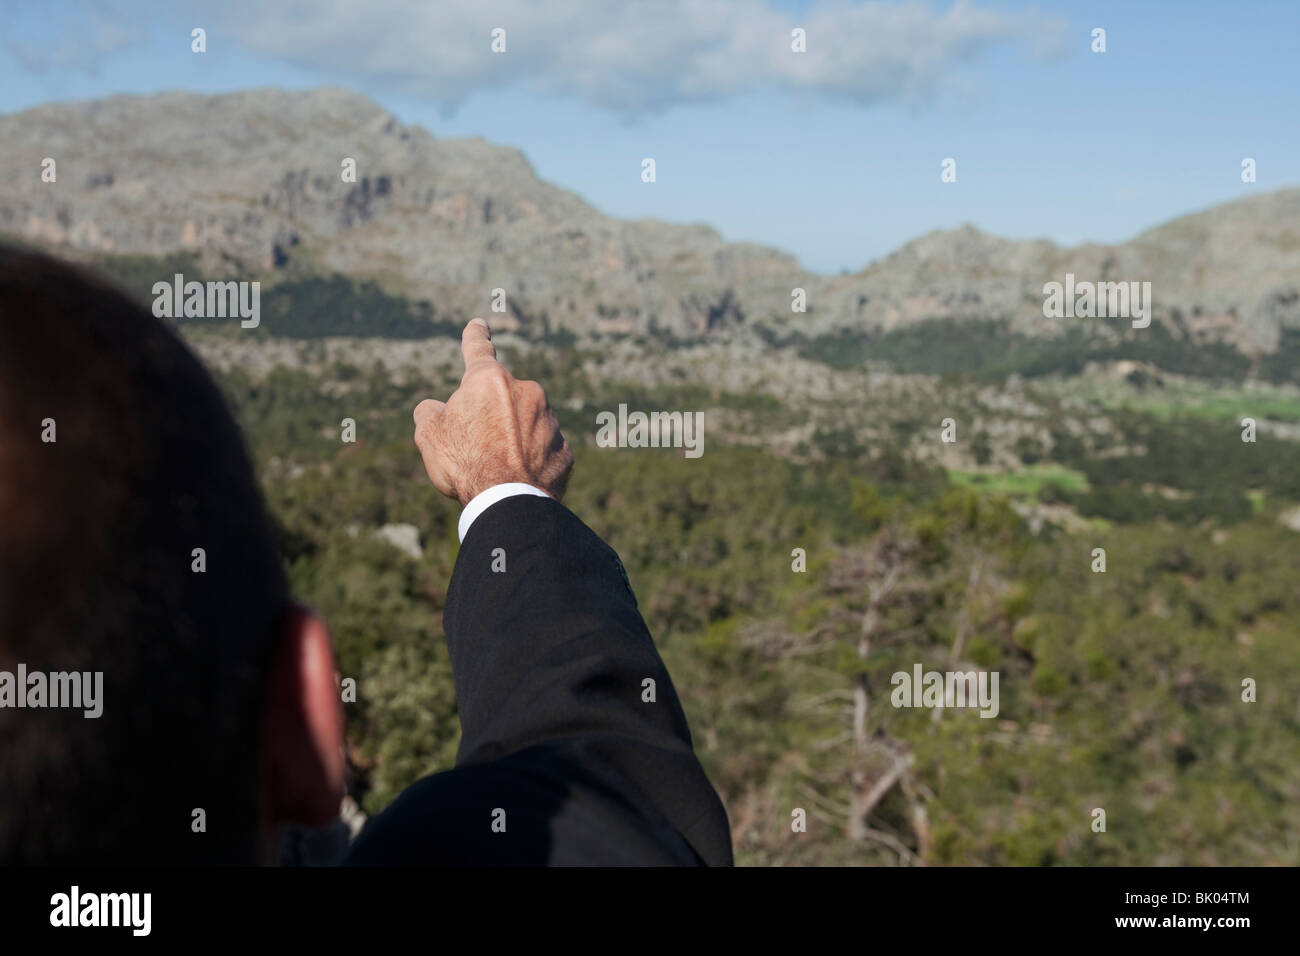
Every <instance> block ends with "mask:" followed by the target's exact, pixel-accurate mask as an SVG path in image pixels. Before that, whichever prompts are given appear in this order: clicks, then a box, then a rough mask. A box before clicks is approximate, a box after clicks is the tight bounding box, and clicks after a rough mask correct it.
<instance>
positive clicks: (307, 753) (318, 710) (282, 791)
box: [262, 605, 345, 827]
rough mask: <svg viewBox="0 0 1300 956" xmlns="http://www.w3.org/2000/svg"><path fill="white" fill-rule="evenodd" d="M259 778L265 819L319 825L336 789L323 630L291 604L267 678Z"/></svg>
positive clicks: (335, 735) (338, 778)
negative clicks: (264, 800) (262, 792)
mask: <svg viewBox="0 0 1300 956" xmlns="http://www.w3.org/2000/svg"><path fill="white" fill-rule="evenodd" d="M267 695H268V697H267V701H266V709H265V714H266V724H265V726H264V728H263V738H262V739H263V742H264V747H265V750H264V752H263V768H262V780H263V788H264V796H265V799H266V806H267V808H268V810H269V811H270V815H271V821H270V822H271V823H272V824H275V825H279V824H298V825H301V826H309V827H315V826H323V825H324V824H326V823H329V822H330V821H331V820H333V819H335V818H336V817H337V816H338V813H339V805H340V803H341V802H342V800H343V794H344V772H345V762H344V759H343V705H342V703H341V700H340V697H339V684H338V675H337V671H336V669H335V666H334V650H333V647H332V646H331V644H330V635H329V630H328V629H327V628H326V627H325V622H324V621H323V620H321V618H319V617H318V616H317V615H316V614H314V613H313V612H311V611H310V610H308V609H307V608H305V607H302V606H300V605H293V606H292V607H290V608H289V610H288V612H287V613H286V614H285V620H284V625H283V627H282V629H281V633H280V646H279V649H278V651H277V652H276V655H275V660H274V663H273V664H272V668H271V675H270V681H269V683H268V685H267Z"/></svg>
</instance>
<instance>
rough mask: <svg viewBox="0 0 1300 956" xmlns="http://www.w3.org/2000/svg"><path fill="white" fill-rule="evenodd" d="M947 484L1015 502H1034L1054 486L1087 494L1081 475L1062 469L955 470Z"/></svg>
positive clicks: (1032, 466) (1056, 467)
mask: <svg viewBox="0 0 1300 956" xmlns="http://www.w3.org/2000/svg"><path fill="white" fill-rule="evenodd" d="M948 480H949V481H951V482H952V483H953V484H954V485H957V486H959V487H962V488H974V489H976V490H977V491H984V492H989V493H991V494H1004V495H1009V496H1011V497H1014V498H1031V499H1033V500H1035V501H1036V500H1038V496H1039V495H1040V494H1041V493H1042V490H1043V488H1045V487H1047V486H1048V485H1055V486H1056V487H1058V488H1060V489H1061V490H1063V491H1067V492H1071V493H1073V492H1079V491H1087V490H1088V479H1087V478H1086V477H1085V476H1084V474H1083V472H1081V471H1075V470H1074V469H1073V468H1066V467H1064V466H1062V465H1030V466H1029V467H1027V468H1022V469H1021V470H1019V471H1010V472H983V471H964V470H962V469H958V468H954V469H949V471H948Z"/></svg>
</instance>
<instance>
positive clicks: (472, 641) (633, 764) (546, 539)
mask: <svg viewBox="0 0 1300 956" xmlns="http://www.w3.org/2000/svg"><path fill="white" fill-rule="evenodd" d="M498 548H499V549H501V551H500V552H498V551H497V549H498ZM502 556H504V563H505V571H504V572H499V571H493V570H492V568H493V562H494V560H497V566H498V567H500V558H501V557H502ZM443 621H444V624H445V629H446V633H447V645H448V647H449V648H450V650H451V661H452V668H453V671H454V673H455V680H456V696H457V699H458V702H459V708H460V721H461V727H462V730H463V735H462V738H461V744H460V752H459V754H458V755H457V758H456V767H455V769H453V770H449V771H446V772H445V773H439V774H436V775H434V776H432V777H426V778H425V779H423V780H420V781H418V782H417V783H415V784H413V785H412V786H410V787H409V788H408V789H407V790H406V791H405V792H403V793H402V795H401V796H399V797H398V798H397V799H396V800H395V801H394V802H393V803H392V805H391V806H389V807H388V808H387V809H386V810H384V811H383V812H382V813H380V814H379V815H378V816H377V817H375V818H374V819H373V820H371V822H370V823H369V824H368V825H367V826H366V828H365V829H364V830H363V831H362V833H361V834H360V836H359V837H358V838H357V841H356V842H355V843H354V844H353V846H352V849H351V850H350V851H349V854H348V856H347V858H346V859H345V862H346V863H352V864H435V865H436V864H443V865H483V866H496V865H502V864H561V865H563V864H612V865H622V864H698V863H705V864H710V865H727V864H730V863H731V862H732V860H731V836H730V831H729V828H728V825H727V815H726V811H725V810H724V809H723V806H722V802H721V801H720V800H719V799H718V795H717V793H716V792H715V791H714V789H713V787H712V785H711V784H710V783H709V781H708V778H707V777H705V775H704V770H703V769H702V768H701V767H700V764H699V761H697V760H696V758H695V754H694V751H693V750H692V748H691V735H690V730H689V729H688V728H687V726H686V717H685V715H684V714H683V713H682V708H681V705H680V704H679V703H678V700H677V694H676V691H675V690H674V689H673V685H672V681H671V680H670V679H669V677H668V672H667V671H666V670H665V669H664V664H663V661H662V660H660V658H659V653H658V651H656V650H655V646H654V643H653V641H652V640H651V638H650V633H649V631H647V630H646V626H645V622H644V621H643V620H642V619H641V615H640V613H639V612H638V611H637V605H636V597H635V596H634V595H633V594H632V588H631V585H630V584H629V583H628V579H627V574H626V572H625V571H624V570H623V565H622V563H621V562H620V561H619V559H618V555H616V554H615V553H614V551H613V550H612V549H611V548H610V547H609V546H608V545H607V544H605V542H603V541H602V540H601V539H600V538H599V537H598V536H597V535H596V534H595V533H594V532H593V531H592V530H591V529H590V528H588V527H587V526H586V525H585V524H583V523H582V522H581V521H580V520H579V519H578V518H577V517H576V516H575V515H574V514H573V513H572V512H570V511H569V510H568V509H567V508H565V507H564V506H563V505H561V504H559V503H558V502H555V501H553V500H551V499H549V498H540V497H535V496H532V495H527V496H516V497H511V498H506V499H504V500H502V501H500V502H498V503H497V504H494V505H492V506H491V507H490V508H488V509H487V510H486V511H485V512H483V513H482V514H481V515H479V516H478V518H477V519H476V520H475V522H474V523H473V524H472V525H471V526H470V529H469V532H468V533H467V534H466V536H465V540H464V542H463V543H462V545H461V549H460V554H459V556H458V557H457V559H456V568H455V571H454V572H453V573H452V578H451V586H450V588H449V590H448V594H447V608H446V612H445V614H444V617H443ZM646 678H650V679H653V681H654V688H655V698H656V699H655V701H654V702H652V703H649V702H646V701H644V700H643V686H644V685H643V682H644V681H645V680H646Z"/></svg>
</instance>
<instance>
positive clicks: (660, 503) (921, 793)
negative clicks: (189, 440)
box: [222, 353, 1300, 865]
mask: <svg viewBox="0 0 1300 956" xmlns="http://www.w3.org/2000/svg"><path fill="white" fill-rule="evenodd" d="M503 358H504V359H505V360H506V361H507V364H509V363H510V357H509V354H508V353H504V354H503ZM539 362H540V363H541V365H540V366H539V364H538V363H539ZM528 364H532V365H533V366H534V368H531V369H530V368H528V367H526V366H527V365H528ZM564 367H565V361H564V356H563V355H556V356H553V357H550V358H546V359H544V360H543V359H539V358H538V357H537V356H534V357H533V358H532V360H531V363H521V364H520V366H519V367H516V369H515V371H516V373H517V374H520V375H525V374H530V373H532V372H540V373H542V374H543V375H544V373H545V372H547V371H550V372H552V373H553V374H554V376H555V377H556V379H557V381H546V379H545V378H543V381H544V383H545V384H546V385H547V387H548V389H549V390H550V392H551V394H552V395H553V396H554V395H557V394H559V393H560V392H559V389H558V388H557V386H559V387H561V388H563V387H568V388H576V387H578V386H577V385H576V384H575V383H574V381H571V380H569V381H566V376H565V375H564V374H563V371H562V370H563V368H564ZM336 374H337V376H338V377H339V378H340V379H342V380H343V381H346V382H347V383H348V384H349V390H348V391H347V392H346V393H344V394H343V395H341V396H340V397H335V398H331V397H329V396H328V395H327V394H325V393H323V392H322V390H321V388H320V386H319V382H318V381H316V380H315V379H314V378H313V377H312V376H310V375H308V374H306V373H303V372H301V371H293V370H289V369H277V370H276V371H274V372H273V373H272V374H270V375H269V376H267V377H266V378H265V379H263V380H260V381H254V380H252V379H250V378H249V377H248V376H247V375H245V374H243V373H242V372H239V371H232V372H229V373H227V374H225V375H223V376H222V381H223V384H224V385H225V387H226V389H227V391H228V393H229V395H230V397H231V399H232V401H233V403H234V405H235V407H236V409H237V410H238V414H239V416H240V419H241V421H242V422H243V424H244V426H245V428H246V430H247V434H248V435H249V440H250V443H251V445H252V447H253V450H254V453H255V456H256V459H257V462H258V467H259V469H260V471H261V473H262V475H263V479H264V484H265V490H266V494H267V497H268V500H269V502H270V506H271V509H272V511H273V513H274V515H275V518H276V521H277V524H278V528H279V534H280V538H281V542H282V547H283V552H284V557H285V561H286V562H287V564H288V566H289V568H290V572H291V575H292V581H293V585H294V587H295V589H296V591H297V593H299V594H300V595H301V596H302V597H303V598H305V599H306V600H308V601H310V602H311V603H312V604H314V605H315V606H316V607H318V608H319V609H321V610H322V611H323V612H324V613H325V615H326V617H327V619H328V620H329V621H330V622H331V624H332V628H333V634H334V639H335V642H336V646H337V652H338V656H339V663H340V667H341V670H342V673H343V675H344V676H351V677H354V678H356V680H357V683H358V699H357V701H356V703H355V704H348V705H347V706H348V728H347V729H348V741H349V757H350V762H351V765H352V768H353V772H354V779H353V782H352V790H353V793H354V795H355V796H356V798H357V800H358V801H359V803H360V804H361V806H362V807H363V808H364V809H365V810H366V811H367V812H368V813H374V812H376V811H378V810H380V809H382V808H383V807H384V806H385V805H386V804H387V803H388V802H389V801H390V800H392V799H393V798H394V796H395V795H396V794H397V793H398V792H399V791H400V790H401V789H402V788H403V787H405V786H406V785H408V784H409V783H411V782H412V781H414V780H416V779H417V778H419V777H420V776H422V775H425V774H428V773H432V772H435V771H437V770H440V769H444V768H447V767H449V766H450V765H451V763H452V760H453V758H454V754H455V748H456V744H457V738H458V726H457V720H456V702H455V699H454V696H453V692H452V681H451V675H450V670H449V665H448V661H447V655H446V650H445V647H444V644H443V638H442V633H441V612H442V608H443V601H444V598H445V594H446V587H447V582H448V579H449V577H450V573H451V569H452V566H453V563H454V561H455V558H456V548H457V540H456V532H455V525H456V518H457V514H458V509H457V508H456V507H455V506H454V505H453V504H452V503H450V502H448V501H446V500H444V499H442V498H441V497H440V496H439V495H438V494H437V493H436V492H434V490H433V489H432V488H431V487H430V486H429V484H428V482H427V480H426V478H425V476H424V471H423V467H422V465H421V462H420V459H419V456H418V454H417V453H416V452H415V449H414V447H413V446H412V444H411V438H410V431H411V426H410V410H411V408H412V407H413V405H414V404H415V402H416V401H418V399H419V398H420V397H423V396H425V395H429V394H432V395H443V396H444V397H445V393H446V392H447V391H449V389H450V383H447V382H434V381H430V382H428V383H412V384H405V385H398V384H394V383H392V382H390V381H389V380H388V379H387V378H386V377H385V376H384V375H383V373H382V371H381V370H377V369H376V370H373V371H371V372H365V371H363V370H361V369H355V368H340V369H337V370H336ZM583 387H587V388H591V389H592V390H593V391H592V392H591V393H590V394H586V395H574V394H566V397H568V398H578V399H581V400H582V409H581V410H576V411H571V412H565V411H561V413H560V416H561V423H562V425H563V427H564V430H565V432H566V434H568V435H569V436H570V440H571V442H572V444H573V445H574V446H575V449H576V453H577V463H576V466H575V469H574V474H573V480H572V482H571V485H570V491H569V495H568V498H567V499H566V503H567V504H568V505H569V507H570V508H572V509H573V510H574V511H575V512H576V513H577V514H578V515H579V516H581V517H582V518H583V520H584V521H586V522H587V523H588V524H589V525H590V526H591V527H592V528H593V529H595V530H596V531H597V532H598V533H599V534H600V535H602V537H604V538H605V539H606V540H607V541H609V542H610V544H611V545H612V546H613V547H614V548H615V549H616V550H617V551H618V552H619V553H620V555H621V556H622V558H623V561H624V563H625V565H626V567H627V569H628V573H629V575H630V577H631V580H632V582H633V585H634V587H635V589H636V592H637V594H638V598H639V601H640V606H641V608H642V611H643V613H644V615H645V617H646V619H647V623H648V625H649V627H650V629H651V632H652V633H653V634H654V635H655V638H656V641H657V642H658V644H659V646H660V648H661V651H662V653H663V655H664V657H665V659H666V661H667V663H668V666H669V669H670V671H671V673H672V674H673V676H674V681H675V683H676V684H677V686H678V688H679V690H680V692H681V694H682V696H683V699H684V706H685V707H686V710H687V713H688V716H689V718H690V720H691V726H692V728H693V732H694V735H695V743H696V747H697V750H698V752H699V754H700V757H701V760H702V761H703V763H704V764H705V767H706V769H707V770H708V772H709V773H710V775H711V777H712V779H713V780H714V782H715V784H716V786H717V787H718V789H719V791H720V793H721V795H722V797H723V800H724V802H725V804H726V806H727V809H728V812H729V815H730V819H731V823H732V827H733V832H734V838H735V845H736V850H737V858H738V862H740V863H743V864H757V865H769V864H850V863H852V864H879V865H888V864H934V865H942V864H1022V865H1054V864H1056V865H1079V864H1156V865H1161V864H1292V865H1294V864H1296V863H1297V862H1300V848H1297V846H1296V844H1295V842H1294V836H1293V835H1294V833H1295V832H1297V830H1300V810H1298V809H1297V807H1298V806H1300V804H1298V803H1297V800H1296V797H1297V795H1298V792H1300V732H1298V731H1300V655H1297V653H1296V636H1297V630H1298V629H1297V621H1300V592H1298V591H1297V588H1296V586H1295V582H1296V581H1297V580H1300V537H1298V536H1297V533H1296V532H1295V531H1293V530H1290V529H1289V528H1287V527H1284V526H1282V525H1281V524H1280V523H1279V521H1278V520H1277V515H1276V511H1277V508H1278V507H1279V505H1278V502H1289V501H1296V500H1297V499H1300V487H1298V482H1300V468H1298V467H1297V465H1300V444H1297V443H1295V442H1288V441H1283V440H1276V439H1273V440H1268V439H1265V440H1263V441H1260V442H1258V443H1256V444H1243V443H1242V442H1241V438H1240V434H1239V432H1240V428H1239V427H1238V426H1237V424H1236V422H1235V421H1233V420H1232V419H1228V418H1224V419H1220V420H1215V421H1211V422H1208V423H1207V422H1206V421H1205V420H1204V419H1202V418H1199V417H1195V416H1186V417H1175V418H1168V417H1161V416H1157V415H1154V414H1146V413H1141V412H1137V411H1125V412H1122V413H1117V415H1116V419H1115V420H1116V423H1117V426H1118V430H1117V432H1116V435H1115V438H1114V448H1113V449H1112V452H1113V453H1111V454H1108V455H1105V456H1097V455H1092V454H1089V452H1088V451H1087V450H1086V449H1084V448H1082V447H1080V446H1079V445H1078V444H1077V443H1075V444H1071V443H1070V442H1068V441H1059V442H1056V443H1055V444H1054V447H1053V448H1052V450H1051V451H1050V452H1045V451H1044V450H1043V449H1041V448H1030V447H1026V448H1023V449H1022V451H1023V452H1024V454H1025V456H1026V457H1027V458H1028V459H1029V460H1028V461H1025V462H1024V464H1025V468H1024V469H1023V471H1021V472H1019V475H1020V477H1021V478H1022V479H1025V478H1028V479H1029V480H1021V481H1020V482H1016V481H1005V482H1002V483H1000V484H999V483H998V482H996V481H986V482H973V481H970V480H963V477H962V476H961V475H959V474H956V473H951V474H950V473H947V472H945V471H944V470H942V469H938V468H934V467H932V466H927V465H924V464H921V463H917V462H914V461H911V460H910V459H909V458H907V457H906V456H903V455H900V454H893V455H891V454H883V455H882V454H877V455H872V454H869V450H868V449H864V448H854V447H847V448H846V447H843V445H844V444H845V443H843V442H839V443H836V442H829V443H828V444H827V447H826V448H825V449H819V450H818V452H817V454H818V456H819V459H818V461H817V462H816V464H814V465H809V464H800V463H796V462H792V461H789V460H786V459H784V458H782V457H778V456H776V455H774V454H772V453H770V452H767V451H764V450H762V449H754V448H741V447H732V446H727V445H721V446H720V445H719V444H717V443H712V444H710V445H709V447H708V453H707V454H705V455H704V456H703V457H701V458H699V459H697V460H688V459H685V458H684V457H682V456H681V454H680V451H675V450H673V449H606V448H597V447H596V446H595V445H594V442H593V441H592V434H593V433H594V416H591V415H589V414H587V413H586V410H587V408H588V407H613V406H612V405H602V403H603V402H613V401H615V400H616V399H620V398H621V399H622V400H627V398H626V396H628V395H629V394H634V393H635V394H636V395H638V396H639V398H640V400H641V401H642V402H643V403H654V405H653V407H662V408H679V407H693V406H692V405H691V404H690V402H692V401H698V400H699V399H700V397H701V396H700V395H699V394H698V392H697V388H698V387H695V386H692V387H685V388H683V389H682V390H680V391H674V390H671V389H669V390H661V391H655V390H653V389H650V390H647V389H644V388H642V389H639V390H633V389H631V388H628V387H620V386H618V385H615V384H605V385H600V386H592V385H591V384H590V383H585V384H584V386H583ZM727 400H728V397H727V396H720V397H719V398H718V399H717V401H720V402H722V403H724V404H725V403H726V401H727ZM741 401H742V402H743V399H742V400H741ZM344 417H351V418H354V419H355V420H356V422H357V428H358V440H357V441H356V442H355V443H342V442H341V441H340V433H339V423H340V421H341V419H343V418H344ZM760 418H761V415H760ZM1116 449H1118V450H1119V452H1118V453H1115V452H1116ZM886 451H888V450H886ZM1045 465H1046V466H1048V467H1045ZM1076 475H1082V476H1083V478H1084V480H1083V481H1071V480H1069V479H1070V476H1076ZM1004 477H1006V476H1004ZM1010 477H1015V476H1014V475H1013V476H1010ZM1153 488H1158V489H1160V490H1153ZM1027 498H1030V499H1034V500H1037V501H1042V502H1046V503H1049V504H1053V505H1055V506H1057V507H1064V508H1068V509H1070V510H1071V511H1072V512H1074V513H1076V514H1077V515H1078V516H1079V517H1080V519H1081V520H1080V524H1079V526H1077V527H1075V528H1074V529H1073V530H1065V529H1062V528H1059V527H1055V526H1050V525H1049V526H1047V527H1045V528H1043V529H1040V530H1039V533H1037V534H1035V533H1032V532H1031V531H1030V529H1029V528H1028V526H1027V523H1026V521H1025V520H1024V519H1023V518H1022V517H1021V515H1020V514H1019V513H1018V511H1017V509H1016V507H1015V505H1016V503H1017V502H1018V501H1020V500H1024V499H1027ZM398 523H400V524H410V525H413V526H414V527H415V528H416V529H418V532H419V539H420V542H421V545H422V554H421V556H420V557H419V558H415V557H412V556H411V555H408V554H406V553H404V552H402V551H400V550H399V549H397V548H395V547H393V546H392V545H391V544H389V543H388V542H386V541H385V540H383V539H382V538H379V537H376V536H375V535H374V534H373V533H372V532H373V530H374V529H377V528H379V527H382V526H384V525H387V524H398ZM1098 548H1100V549H1104V552H1105V570H1104V572H1099V571H1096V570H1094V568H1095V566H1096V557H1095V549H1098ZM795 549H803V552H804V553H805V554H806V570H803V571H796V570H793V567H794V566H795V564H796V561H795V559H794V557H793V556H794V554H795ZM915 663H920V664H922V665H923V666H924V667H925V669H927V670H929V669H938V670H954V669H955V670H967V669H969V668H972V667H973V668H977V669H990V670H996V671H998V672H999V673H1000V675H1001V698H1002V699H1001V705H1000V712H999V713H998V715H997V717H996V718H995V719H991V720H990V719H985V718H981V717H979V716H978V714H977V713H976V712H974V711H970V710H960V709H957V708H949V709H946V710H910V709H898V708H895V707H893V706H892V705H891V702H890V689H891V688H890V675H891V674H892V673H894V672H896V671H900V670H902V671H910V670H911V668H912V667H913V665H914V664H915ZM1247 678H1249V679H1252V680H1253V681H1254V682H1255V684H1256V686H1257V690H1256V691H1255V694H1256V699H1255V700H1253V702H1247V701H1246V700H1243V681H1244V680H1246V679H1247ZM859 701H861V702H862V704H863V705H864V706H862V707H861V708H859V706H858V702H859ZM796 809H802V810H803V811H804V812H805V814H806V817H807V828H806V832H795V831H794V830H793V829H792V824H791V821H792V814H793V813H794V812H795V811H796ZM1098 809H1101V810H1104V812H1105V830H1104V832H1101V831H1098V830H1097V829H1096V828H1095V820H1096V815H1095V811H1096V810H1098Z"/></svg>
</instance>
